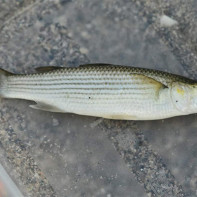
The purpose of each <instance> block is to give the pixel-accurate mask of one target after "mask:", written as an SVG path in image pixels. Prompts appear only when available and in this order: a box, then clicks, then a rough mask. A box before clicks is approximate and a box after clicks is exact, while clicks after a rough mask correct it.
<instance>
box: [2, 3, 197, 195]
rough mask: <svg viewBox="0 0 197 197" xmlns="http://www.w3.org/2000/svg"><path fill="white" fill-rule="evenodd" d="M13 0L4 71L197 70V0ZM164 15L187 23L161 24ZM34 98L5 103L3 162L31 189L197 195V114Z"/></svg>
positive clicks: (5, 30) (5, 28) (5, 26)
mask: <svg viewBox="0 0 197 197" xmlns="http://www.w3.org/2000/svg"><path fill="white" fill-rule="evenodd" d="M10 2H11V1H10ZM10 2H3V4H1V5H2V6H1V8H0V9H3V7H5V8H6V9H4V11H3V12H2V15H1V16H0V21H1V24H0V26H1V32H0V34H1V36H0V43H1V45H0V66H1V68H4V69H9V70H10V71H13V72H16V73H26V72H34V68H35V67H37V66H47V65H56V66H78V65H79V64H83V63H88V62H105V63H106V62H108V63H114V64H125V65H134V66H140V67H148V68H156V69H160V70H165V71H169V72H173V73H177V74H183V75H185V76H192V77H195V65H196V64H195V59H196V52H195V44H194V43H195V24H194V20H193V17H194V16H195V12H194V11H195V3H194V1H192V2H190V3H184V1H181V2H179V1H174V2H166V1H165V2H160V1H157V2H155V1H135V0H133V1H126V0H124V1H121V2H119V1H116V0H115V1H112V0H108V1H97V0H93V1H88V0H82V1H58V0H57V1H36V3H35V2H33V1H21V4H18V3H16V2H15V3H10ZM188 10H191V12H188ZM163 14H166V15H168V16H170V17H172V18H174V19H175V20H177V21H178V25H177V26H174V27H171V28H164V27H161V26H160V23H159V21H160V20H159V19H160V17H161V16H162V15H163ZM1 19H5V21H3V20H1ZM177 35H178V36H177ZM30 103H31V102H28V101H19V100H18V101H17V100H3V102H1V104H0V105H1V106H0V108H1V111H0V112H1V116H0V118H1V119H0V121H1V124H0V162H1V163H2V164H3V165H4V167H5V168H6V169H7V171H10V175H11V177H12V178H13V179H14V181H15V182H16V184H17V185H18V186H19V188H20V189H21V190H22V192H23V193H24V194H25V196H108V197H109V196H134V197H135V196H196V188H197V185H196V184H197V182H196V159H195V158H196V151H195V150H196V142H195V141H196V134H195V133H196V132H195V128H196V124H195V120H196V116H195V115H194V116H187V117H178V118H173V119H170V120H165V121H149V122H134V121H109V120H103V119H98V118H92V117H82V116H77V115H71V114H55V113H49V112H42V111H36V110H33V109H30V108H29V107H28V105H29V104H30ZM113 146H114V147H115V149H114V148H113ZM119 155H121V157H120V156H119ZM121 158H123V160H122V159H121ZM24 169H25V170H24ZM131 172H132V173H131ZM143 187H144V188H143Z"/></svg>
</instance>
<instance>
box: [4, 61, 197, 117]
mask: <svg viewBox="0 0 197 197" xmlns="http://www.w3.org/2000/svg"><path fill="white" fill-rule="evenodd" d="M0 97H1V98H16V99H25V100H31V101H34V102H35V104H34V105H30V107H31V108H34V109H39V110H45V111H50V112H60V113H74V114H78V115H86V116H95V117H102V118H107V119H118V120H157V119H165V118H170V117H174V116H181V115H188V114H193V113H196V112H197V81H196V80H194V79H189V78H186V77H184V76H180V75H176V74H171V73H168V72H163V71H159V70H154V69H147V68H138V67H131V66H122V65H112V64H98V63H97V64H86V65H80V66H78V67H50V66H49V67H39V68H37V69H36V72H35V73H30V74H13V73H10V72H8V71H6V70H3V69H1V70H0Z"/></svg>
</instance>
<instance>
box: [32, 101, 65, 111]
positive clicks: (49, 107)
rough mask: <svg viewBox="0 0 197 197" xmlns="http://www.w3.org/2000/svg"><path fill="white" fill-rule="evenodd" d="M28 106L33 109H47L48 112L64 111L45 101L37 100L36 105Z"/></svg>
mask: <svg viewBox="0 0 197 197" xmlns="http://www.w3.org/2000/svg"><path fill="white" fill-rule="evenodd" d="M29 107H31V108H33V109H39V110H43V111H49V112H64V111H62V110H61V109H59V108H57V107H55V106H53V105H50V104H45V103H41V102H37V104H36V105H29Z"/></svg>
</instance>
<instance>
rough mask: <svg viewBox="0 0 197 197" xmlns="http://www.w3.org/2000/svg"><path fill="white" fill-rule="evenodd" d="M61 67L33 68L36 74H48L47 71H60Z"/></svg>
mask: <svg viewBox="0 0 197 197" xmlns="http://www.w3.org/2000/svg"><path fill="white" fill-rule="evenodd" d="M62 68H63V67H58V66H44V67H37V68H35V70H36V71H37V72H38V73H43V72H49V71H53V70H58V69H62Z"/></svg>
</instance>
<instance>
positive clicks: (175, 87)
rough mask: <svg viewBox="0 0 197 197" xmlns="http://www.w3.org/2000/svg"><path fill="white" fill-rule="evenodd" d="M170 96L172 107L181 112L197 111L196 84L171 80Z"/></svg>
mask: <svg viewBox="0 0 197 197" xmlns="http://www.w3.org/2000/svg"><path fill="white" fill-rule="evenodd" d="M170 96H171V100H172V103H173V105H174V107H175V108H176V109H177V110H178V111H180V112H181V113H182V114H190V113H195V112H197V84H196V85H195V84H188V83H183V82H173V83H172V84H171V88H170Z"/></svg>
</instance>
